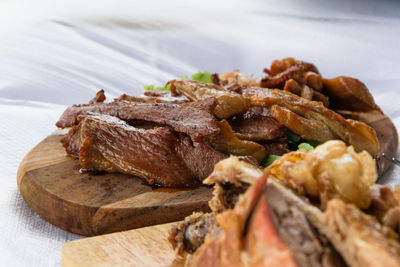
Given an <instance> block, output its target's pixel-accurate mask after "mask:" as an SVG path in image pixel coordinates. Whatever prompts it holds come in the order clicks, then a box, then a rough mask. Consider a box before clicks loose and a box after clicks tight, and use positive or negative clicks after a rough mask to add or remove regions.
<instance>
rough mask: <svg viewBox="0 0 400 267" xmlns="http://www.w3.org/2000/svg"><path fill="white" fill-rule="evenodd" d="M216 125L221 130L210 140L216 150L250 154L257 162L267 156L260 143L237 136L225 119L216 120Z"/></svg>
mask: <svg viewBox="0 0 400 267" xmlns="http://www.w3.org/2000/svg"><path fill="white" fill-rule="evenodd" d="M218 127H219V128H220V130H221V131H220V133H219V134H218V135H216V136H215V137H214V139H213V140H212V142H211V145H212V146H213V147H214V148H215V149H217V150H218V151H221V152H224V153H226V154H232V155H237V156H252V157H254V158H255V159H257V160H258V162H261V161H262V160H263V159H264V158H265V157H266V156H267V152H266V151H265V148H264V147H263V146H262V145H260V144H258V143H256V142H252V141H247V140H240V139H239V138H237V137H236V135H235V133H234V132H233V130H232V128H231V126H230V125H229V123H228V122H227V121H226V120H222V121H220V122H218Z"/></svg>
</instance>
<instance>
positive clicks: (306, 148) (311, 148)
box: [298, 143, 314, 152]
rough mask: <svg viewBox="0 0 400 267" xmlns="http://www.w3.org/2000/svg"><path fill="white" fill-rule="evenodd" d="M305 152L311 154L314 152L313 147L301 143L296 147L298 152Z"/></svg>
mask: <svg viewBox="0 0 400 267" xmlns="http://www.w3.org/2000/svg"><path fill="white" fill-rule="evenodd" d="M301 150H305V151H307V152H311V151H313V150H314V147H313V146H312V145H310V144H309V143H301V144H299V145H298V151H301Z"/></svg>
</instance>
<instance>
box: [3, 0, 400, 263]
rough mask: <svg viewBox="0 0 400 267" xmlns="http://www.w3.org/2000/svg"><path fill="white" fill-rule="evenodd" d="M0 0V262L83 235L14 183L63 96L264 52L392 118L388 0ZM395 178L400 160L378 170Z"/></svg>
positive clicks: (43, 253) (399, 71)
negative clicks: (348, 84)
mask: <svg viewBox="0 0 400 267" xmlns="http://www.w3.org/2000/svg"><path fill="white" fill-rule="evenodd" d="M142 2H143V1H140V2H139V1H138V2H136V3H135V2H132V1H122V0H118V1H112V3H111V2H110V3H108V4H106V3H105V2H104V3H103V2H101V1H94V0H91V1H68V3H62V1H11V0H10V1H8V0H5V1H4V0H0V148H1V149H0V162H1V163H2V164H3V166H4V167H3V168H2V171H1V172H0V184H1V186H0V210H1V211H2V215H1V217H0V229H1V230H0V255H1V260H0V265H1V266H57V265H59V263H60V257H61V254H60V251H61V246H62V244H63V243H65V242H67V241H70V240H73V239H76V238H80V236H77V235H74V234H71V233H68V232H65V231H63V230H60V229H58V228H56V227H54V226H52V225H51V224H49V223H47V222H45V221H44V220H42V219H41V218H40V217H39V216H38V215H36V214H35V213H34V212H33V211H32V210H31V209H30V208H29V207H28V206H27V205H26V203H25V202H24V200H23V199H22V198H21V196H20V195H19V193H18V189H17V185H16V173H17V168H18V165H19V163H20V161H21V160H22V158H23V156H24V155H25V154H26V153H27V152H28V151H29V150H30V149H31V148H32V147H33V146H35V145H36V144H37V143H38V142H39V141H40V140H41V139H43V138H44V137H46V136H47V135H48V134H49V133H51V132H52V131H53V130H55V126H54V123H55V122H56V120H57V118H58V117H59V115H60V114H61V112H62V111H63V110H64V109H65V107H66V106H67V105H69V104H73V103H86V102H87V101H88V100H89V99H90V98H91V97H92V96H93V95H94V93H95V92H96V91H97V90H98V89H100V88H103V89H105V90H106V92H107V96H108V97H114V96H118V95H119V94H121V93H123V92H125V93H128V94H139V93H141V92H142V91H143V85H145V84H156V85H157V84H163V83H164V82H165V81H166V80H168V79H171V78H175V77H180V76H181V75H190V74H192V73H194V72H196V71H197V70H208V71H210V72H222V71H228V70H232V69H235V68H238V69H240V70H242V71H245V72H251V73H261V71H262V69H263V68H264V67H266V66H268V65H269V64H270V62H271V61H272V60H273V59H276V58H282V57H287V56H293V57H296V58H298V59H302V60H306V61H310V62H313V63H315V64H316V65H317V66H318V68H319V70H320V72H321V73H322V74H323V75H324V76H325V77H334V76H338V75H347V76H353V77H357V78H359V79H360V80H362V81H363V82H364V83H365V84H366V85H367V86H368V87H369V88H370V90H371V92H372V93H373V95H374V97H375V100H376V101H377V103H378V104H379V105H380V106H381V107H382V109H383V110H384V112H385V113H386V114H387V115H388V116H389V117H390V118H392V120H393V121H394V123H395V124H396V126H397V127H399V126H400V104H399V103H400V93H399V90H400V52H399V49H400V37H399V36H400V19H399V18H400V4H399V2H397V1H361V0H359V1H345V0H342V1H328V0H326V1H317V0H315V1H311V0H308V1H295V0H285V1H282V0H275V1H261V0H260V1H255V0H253V1H225V2H222V1H210V0H203V1H199V2H184V1H182V3H180V2H179V1H145V3H142ZM381 181H383V182H385V183H389V184H397V183H399V181H400V168H397V169H396V168H393V169H392V170H390V171H389V172H388V174H387V175H386V176H385V177H383V179H382V180H381Z"/></svg>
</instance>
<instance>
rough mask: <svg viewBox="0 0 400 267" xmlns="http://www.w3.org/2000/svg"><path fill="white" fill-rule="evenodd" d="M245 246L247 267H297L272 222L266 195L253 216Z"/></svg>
mask: <svg viewBox="0 0 400 267" xmlns="http://www.w3.org/2000/svg"><path fill="white" fill-rule="evenodd" d="M244 244H245V245H244V246H245V251H246V252H247V254H248V256H247V257H246V258H247V259H248V261H247V264H246V265H247V266H270V267H275V266H276V267H281V266H289V267H292V266H293V267H294V266H297V263H296V261H295V259H294V257H293V255H292V252H291V250H290V248H289V247H288V246H287V245H286V244H285V243H284V242H283V241H282V240H281V238H280V237H279V234H278V232H277V229H276V228H275V226H274V224H273V222H272V220H271V216H270V208H269V207H268V202H267V198H266V196H265V195H262V196H261V197H260V199H259V201H258V203H257V206H256V208H255V210H254V213H253V215H252V216H251V219H250V222H249V226H248V231H247V234H246V237H245V241H244Z"/></svg>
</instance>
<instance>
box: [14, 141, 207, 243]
mask: <svg viewBox="0 0 400 267" xmlns="http://www.w3.org/2000/svg"><path fill="white" fill-rule="evenodd" d="M61 137H62V136H61V135H50V136H48V137H47V138H45V139H44V140H43V141H42V142H40V143H39V144H38V145H37V146H36V147H35V148H33V149H32V150H31V151H30V152H29V153H28V154H27V155H26V156H25V158H24V159H23V160H22V162H21V164H20V167H19V170H18V174H17V182H18V188H19V190H20V192H21V195H22V196H23V198H24V199H25V201H26V202H27V203H28V204H29V206H30V207H31V208H32V209H33V210H34V211H35V212H36V213H37V214H39V215H40V216H41V217H42V218H44V219H45V220H47V221H48V222H50V223H52V224H54V225H56V226H58V227H60V228H62V229H64V230H67V231H70V232H74V233H77V234H81V235H86V236H92V235H98V234H105V233H111V232H117V231H123V230H128V229H134V228H139V227H144V226H149V225H155V224H162V223H167V222H173V221H178V220H182V219H183V218H184V217H186V216H187V215H189V214H191V213H192V212H193V211H207V210H208V205H207V201H208V200H209V199H210V197H211V191H212V189H211V188H208V187H204V186H201V187H198V188H194V189H167V188H152V187H151V186H149V185H147V184H145V183H144V182H143V180H142V179H140V178H137V177H132V176H128V175H124V174H107V173H98V174H95V173H87V172H85V173H81V172H80V171H79V170H80V166H79V161H78V160H76V159H73V158H71V157H68V156H66V154H65V150H64V148H63V147H62V145H61V143H60V138H61ZM154 167H155V168H157V166H154Z"/></svg>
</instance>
